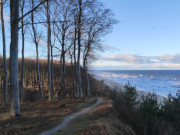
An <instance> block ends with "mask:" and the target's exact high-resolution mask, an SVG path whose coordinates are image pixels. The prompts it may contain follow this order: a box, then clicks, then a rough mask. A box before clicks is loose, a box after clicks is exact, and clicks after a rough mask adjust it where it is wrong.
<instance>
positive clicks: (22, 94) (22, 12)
mask: <svg viewBox="0 0 180 135" xmlns="http://www.w3.org/2000/svg"><path fill="white" fill-rule="evenodd" d="M21 14H22V15H23V14H24V0H23V1H22V7H21ZM21 24H22V28H21V34H22V63H21V64H22V65H21V66H22V71H21V100H22V102H24V68H25V67H24V66H25V65H24V26H23V25H24V18H22V20H21Z"/></svg>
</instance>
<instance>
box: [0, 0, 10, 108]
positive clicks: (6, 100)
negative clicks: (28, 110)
mask: <svg viewBox="0 0 180 135" xmlns="http://www.w3.org/2000/svg"><path fill="white" fill-rule="evenodd" d="M4 3H5V0H0V4H1V5H0V11H1V27H2V41H3V63H4V105H8V72H7V59H6V35H5V26H4V12H3V10H4Z"/></svg>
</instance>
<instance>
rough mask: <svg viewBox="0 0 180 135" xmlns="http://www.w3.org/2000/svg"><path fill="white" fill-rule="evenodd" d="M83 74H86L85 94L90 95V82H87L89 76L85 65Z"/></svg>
mask: <svg viewBox="0 0 180 135" xmlns="http://www.w3.org/2000/svg"><path fill="white" fill-rule="evenodd" d="M85 76H86V90H87V96H88V97H90V96H91V92H90V83H89V77H88V73H87V67H86V66H85Z"/></svg>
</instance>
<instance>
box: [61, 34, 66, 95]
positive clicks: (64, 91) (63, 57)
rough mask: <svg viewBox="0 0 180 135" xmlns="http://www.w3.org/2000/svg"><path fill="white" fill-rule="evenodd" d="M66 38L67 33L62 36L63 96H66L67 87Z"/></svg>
mask: <svg viewBox="0 0 180 135" xmlns="http://www.w3.org/2000/svg"><path fill="white" fill-rule="evenodd" d="M64 39H65V35H64V34H63V36H62V70H61V71H62V72H61V73H62V78H61V79H62V80H61V81H62V91H63V98H65V97H66V88H65V72H66V71H65V66H66V65H65V50H64V45H65V43H64Z"/></svg>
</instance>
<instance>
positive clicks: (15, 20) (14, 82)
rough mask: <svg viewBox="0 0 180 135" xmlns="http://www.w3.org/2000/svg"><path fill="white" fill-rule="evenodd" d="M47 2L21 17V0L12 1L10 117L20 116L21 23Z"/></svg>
mask: <svg viewBox="0 0 180 135" xmlns="http://www.w3.org/2000/svg"><path fill="white" fill-rule="evenodd" d="M44 2H46V0H45V1H42V2H40V3H39V4H38V5H37V6H36V7H34V8H33V9H32V10H30V11H28V12H27V13H25V14H24V15H22V16H21V17H19V0H10V25H11V44H10V115H11V116H18V115H20V99H19V83H18V40H19V27H18V25H19V21H20V20H21V19H22V18H24V17H26V16H27V15H29V14H30V13H31V12H33V11H35V10H36V9H37V8H38V7H39V6H40V5H42V4H43V3H44Z"/></svg>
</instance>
